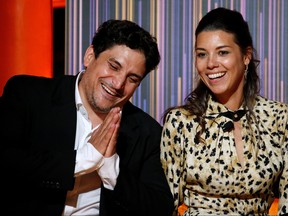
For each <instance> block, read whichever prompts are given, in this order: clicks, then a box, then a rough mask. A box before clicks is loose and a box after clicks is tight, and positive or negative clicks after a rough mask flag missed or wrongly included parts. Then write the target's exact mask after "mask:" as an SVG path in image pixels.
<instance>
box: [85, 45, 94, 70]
mask: <svg viewBox="0 0 288 216" xmlns="http://www.w3.org/2000/svg"><path fill="white" fill-rule="evenodd" d="M94 58H95V55H94V50H93V46H92V45H90V46H89V47H88V48H87V50H86V52H85V55H84V62H83V64H84V67H87V66H88V65H89V63H90V62H91V60H93V59H94Z"/></svg>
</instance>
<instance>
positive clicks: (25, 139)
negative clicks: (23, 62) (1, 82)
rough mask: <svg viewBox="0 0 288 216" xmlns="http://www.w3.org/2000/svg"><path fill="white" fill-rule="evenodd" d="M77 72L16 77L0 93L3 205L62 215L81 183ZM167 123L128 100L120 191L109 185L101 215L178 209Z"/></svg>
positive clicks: (120, 146)
mask: <svg viewBox="0 0 288 216" xmlns="http://www.w3.org/2000/svg"><path fill="white" fill-rule="evenodd" d="M75 82H76V76H64V77H61V78H54V79H49V78H43V77H33V76H27V75H18V76H15V77H13V78H12V79H10V80H9V81H8V82H7V84H6V86H5V88H4V93H3V95H2V97H1V100H0V138H1V155H0V170H1V172H2V175H1V176H2V177H1V186H2V188H3V192H1V197H2V200H4V202H2V203H1V206H2V208H1V211H2V212H7V213H8V215H29V216H32V215H37V216H41V215H51V216H52V215H53V216H54V215H55V216H56V215H59V216H60V215H61V213H62V211H63V208H64V202H65V197H66V193H67V190H71V189H73V186H74V167H75V156H76V151H75V150H74V142H75V133H76V106H75ZM161 130H162V127H161V125H160V124H159V123H158V122H157V121H156V120H154V119H153V118H152V117H150V116H149V115H148V114H146V113H145V112H143V111H142V110H140V109H139V108H137V107H135V106H133V105H132V104H131V103H130V102H128V103H127V104H126V105H125V106H124V108H123V112H122V120H121V126H120V133H119V138H118V142H117V153H118V154H119V157H120V173H119V177H118V179H117V184H116V187H115V189H114V190H113V191H111V190H108V189H105V188H104V187H102V190H101V200H100V215H101V216H106V215H113V216H114V215H137V216H139V215H145V216H146V215H149V216H150V215H158V216H159V215H160V216H162V215H163V216H164V215H172V211H173V199H172V195H171V193H170V190H169V187H168V184H167V181H166V178H165V175H164V172H163V170H162V167H161V163H160V139H161Z"/></svg>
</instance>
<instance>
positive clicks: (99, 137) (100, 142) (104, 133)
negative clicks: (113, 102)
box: [89, 107, 121, 157]
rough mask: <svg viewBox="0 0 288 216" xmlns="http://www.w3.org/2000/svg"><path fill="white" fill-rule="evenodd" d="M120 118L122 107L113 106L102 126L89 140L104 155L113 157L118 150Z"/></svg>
mask: <svg viewBox="0 0 288 216" xmlns="http://www.w3.org/2000/svg"><path fill="white" fill-rule="evenodd" d="M120 120H121V109H120V108H119V107H114V108H112V109H111V110H110V112H109V113H108V115H107V116H106V118H105V120H104V121H103V123H102V124H101V125H100V127H99V128H97V129H96V130H95V131H94V132H93V133H92V135H91V138H90V140H89V142H90V143H91V144H92V145H93V146H94V147H95V148H96V149H97V150H98V151H99V152H100V153H101V154H102V155H103V156H104V157H111V156H112V155H114V154H115V152H116V143H117V137H118V133H119V128H120Z"/></svg>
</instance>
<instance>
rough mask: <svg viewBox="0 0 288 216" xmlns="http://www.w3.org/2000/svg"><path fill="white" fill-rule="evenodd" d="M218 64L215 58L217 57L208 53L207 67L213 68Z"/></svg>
mask: <svg viewBox="0 0 288 216" xmlns="http://www.w3.org/2000/svg"><path fill="white" fill-rule="evenodd" d="M218 66H219V62H218V60H217V57H216V56H214V55H210V56H209V58H208V63H207V67H208V68H209V69H213V68H215V67H218Z"/></svg>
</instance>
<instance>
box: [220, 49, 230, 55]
mask: <svg viewBox="0 0 288 216" xmlns="http://www.w3.org/2000/svg"><path fill="white" fill-rule="evenodd" d="M228 53H229V52H228V51H225V50H221V51H219V55H220V56H224V55H227V54H228Z"/></svg>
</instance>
